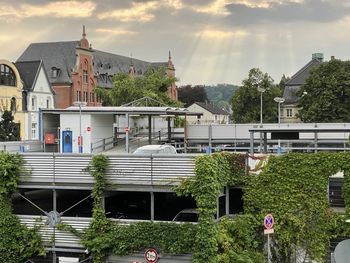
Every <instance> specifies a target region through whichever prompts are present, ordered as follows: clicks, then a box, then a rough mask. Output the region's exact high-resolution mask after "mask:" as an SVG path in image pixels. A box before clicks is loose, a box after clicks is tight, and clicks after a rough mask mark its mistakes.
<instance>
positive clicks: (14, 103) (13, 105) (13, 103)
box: [11, 97, 17, 112]
mask: <svg viewBox="0 0 350 263" xmlns="http://www.w3.org/2000/svg"><path fill="white" fill-rule="evenodd" d="M16 110H17V105H16V98H15V97H12V99H11V111H12V112H16Z"/></svg>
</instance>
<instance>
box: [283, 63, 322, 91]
mask: <svg viewBox="0 0 350 263" xmlns="http://www.w3.org/2000/svg"><path fill="white" fill-rule="evenodd" d="M321 64H322V60H320V59H316V58H314V59H312V60H311V61H310V62H309V63H307V64H306V65H305V66H304V67H302V68H301V69H300V70H299V71H298V72H297V73H295V74H294V75H293V76H292V77H291V79H290V80H289V81H288V82H287V83H286V86H301V85H304V84H305V81H306V79H307V77H308V76H309V75H310V70H311V69H314V68H318V67H319V66H320V65H321Z"/></svg>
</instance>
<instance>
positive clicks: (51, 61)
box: [17, 41, 78, 84]
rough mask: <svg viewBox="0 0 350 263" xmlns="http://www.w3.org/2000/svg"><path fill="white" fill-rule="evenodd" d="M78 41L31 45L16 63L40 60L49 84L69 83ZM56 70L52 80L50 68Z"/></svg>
mask: <svg viewBox="0 0 350 263" xmlns="http://www.w3.org/2000/svg"><path fill="white" fill-rule="evenodd" d="M77 44H78V41H67V42H49V43H32V44H30V45H29V46H28V47H27V49H26V50H25V51H24V52H23V54H22V55H21V56H20V57H19V58H18V60H17V62H21V61H33V60H42V61H43V62H44V66H45V70H46V72H47V73H48V77H49V81H50V83H69V84H70V83H71V78H70V77H71V73H72V71H73V68H74V65H75V60H76V58H75V53H76V47H77ZM54 67H55V68H58V69H59V73H58V76H57V77H56V78H52V75H51V70H52V68H54Z"/></svg>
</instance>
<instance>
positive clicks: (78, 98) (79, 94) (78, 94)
mask: <svg viewBox="0 0 350 263" xmlns="http://www.w3.org/2000/svg"><path fill="white" fill-rule="evenodd" d="M80 99H81V92H80V90H77V97H76V101H80Z"/></svg>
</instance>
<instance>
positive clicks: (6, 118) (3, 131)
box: [0, 111, 20, 142]
mask: <svg viewBox="0 0 350 263" xmlns="http://www.w3.org/2000/svg"><path fill="white" fill-rule="evenodd" d="M1 118H2V120H1V121H0V141H2V142H3V141H19V140H20V134H19V124H18V123H15V122H14V121H13V116H12V112H11V111H4V113H3V115H2V117H1Z"/></svg>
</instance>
